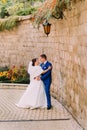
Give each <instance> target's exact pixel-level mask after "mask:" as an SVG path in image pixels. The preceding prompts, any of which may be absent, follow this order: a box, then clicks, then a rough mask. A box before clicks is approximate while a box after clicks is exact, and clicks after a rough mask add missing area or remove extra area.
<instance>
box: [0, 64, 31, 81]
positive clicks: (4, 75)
mask: <svg viewBox="0 0 87 130" xmlns="http://www.w3.org/2000/svg"><path fill="white" fill-rule="evenodd" d="M7 68H8V67H7ZM0 70H3V71H0V82H3V83H5V82H9V83H29V75H28V73H27V71H26V67H25V66H20V67H19V68H18V67H16V66H13V67H12V68H9V69H8V70H6V67H1V68H0Z"/></svg>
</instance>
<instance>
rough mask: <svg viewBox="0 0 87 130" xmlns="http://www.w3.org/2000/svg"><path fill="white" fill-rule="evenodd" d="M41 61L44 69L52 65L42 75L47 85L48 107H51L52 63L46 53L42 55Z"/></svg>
mask: <svg viewBox="0 0 87 130" xmlns="http://www.w3.org/2000/svg"><path fill="white" fill-rule="evenodd" d="M40 61H41V67H42V69H43V70H46V69H48V67H49V66H50V67H51V69H50V70H49V71H47V72H46V73H44V74H42V75H41V77H40V78H41V80H42V81H43V83H44V85H45V93H46V98H47V109H48V110H49V109H51V96H50V86H51V82H52V75H51V72H52V64H51V63H50V62H49V61H47V56H46V55H45V54H42V55H40Z"/></svg>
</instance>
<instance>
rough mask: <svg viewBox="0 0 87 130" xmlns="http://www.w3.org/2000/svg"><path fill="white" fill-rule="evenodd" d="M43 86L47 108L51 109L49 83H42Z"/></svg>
mask: <svg viewBox="0 0 87 130" xmlns="http://www.w3.org/2000/svg"><path fill="white" fill-rule="evenodd" d="M44 85H45V93H46V98H47V107H51V96H50V86H51V84H50V83H44Z"/></svg>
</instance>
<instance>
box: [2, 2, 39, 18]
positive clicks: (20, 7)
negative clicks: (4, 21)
mask: <svg viewBox="0 0 87 130" xmlns="http://www.w3.org/2000/svg"><path fill="white" fill-rule="evenodd" d="M37 1H41V0H14V1H13V0H2V1H0V17H1V18H5V17H8V16H11V15H15V14H19V15H21V14H22V15H23V14H24V15H29V14H31V13H33V12H34V11H36V7H34V3H36V2H37ZM32 6H33V7H32Z"/></svg>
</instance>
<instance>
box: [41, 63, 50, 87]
mask: <svg viewBox="0 0 87 130" xmlns="http://www.w3.org/2000/svg"><path fill="white" fill-rule="evenodd" d="M49 66H52V64H51V63H50V62H48V61H47V62H46V64H43V63H42V64H41V68H42V69H43V70H46V69H48V67H49ZM51 72H52V69H51V70H48V71H47V72H46V73H45V74H42V75H41V80H42V81H43V82H44V84H47V85H50V84H51V82H52V74H51Z"/></svg>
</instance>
